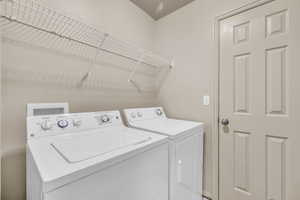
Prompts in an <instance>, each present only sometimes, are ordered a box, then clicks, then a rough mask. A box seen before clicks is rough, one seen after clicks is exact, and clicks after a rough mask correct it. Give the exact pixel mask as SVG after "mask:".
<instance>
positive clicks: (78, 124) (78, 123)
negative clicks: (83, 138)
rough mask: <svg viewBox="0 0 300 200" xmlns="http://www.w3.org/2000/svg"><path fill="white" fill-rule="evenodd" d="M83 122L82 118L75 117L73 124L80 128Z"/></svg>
mask: <svg viewBox="0 0 300 200" xmlns="http://www.w3.org/2000/svg"><path fill="white" fill-rule="evenodd" d="M81 124H82V122H81V120H76V119H73V126H74V127H76V128H78V127H80V126H81Z"/></svg>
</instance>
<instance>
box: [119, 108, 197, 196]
mask: <svg viewBox="0 0 300 200" xmlns="http://www.w3.org/2000/svg"><path fill="white" fill-rule="evenodd" d="M124 114H125V118H126V120H127V123H128V125H129V126H130V127H134V128H137V129H140V130H147V131H152V132H154V133H158V134H160V135H164V136H168V139H169V143H170V149H169V153H170V156H169V157H170V160H169V162H170V164H169V166H170V169H169V173H170V188H169V196H170V200H183V199H184V200H201V199H202V174H203V123H198V122H192V121H186V120H176V119H170V118H168V117H166V115H165V112H164V110H163V108H161V107H156V108H137V109H126V110H124Z"/></svg>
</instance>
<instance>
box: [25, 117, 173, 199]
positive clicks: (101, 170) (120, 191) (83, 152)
mask: <svg viewBox="0 0 300 200" xmlns="http://www.w3.org/2000/svg"><path fill="white" fill-rule="evenodd" d="M27 132H28V133H27V134H28V135H27V136H28V139H27V200H99V199H104V200H141V199H143V200H167V199H168V140H167V137H165V136H162V135H157V134H154V133H150V132H146V131H141V130H136V129H132V128H128V127H125V126H124V125H123V124H122V120H121V116H120V113H119V112H118V111H111V112H95V113H78V114H63V115H49V116H32V117H28V118H27Z"/></svg>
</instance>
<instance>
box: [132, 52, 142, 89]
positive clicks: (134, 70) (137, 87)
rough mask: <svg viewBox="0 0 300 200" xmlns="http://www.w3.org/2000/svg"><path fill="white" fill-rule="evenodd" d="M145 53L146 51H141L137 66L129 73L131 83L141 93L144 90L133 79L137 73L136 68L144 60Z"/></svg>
mask: <svg viewBox="0 0 300 200" xmlns="http://www.w3.org/2000/svg"><path fill="white" fill-rule="evenodd" d="M144 57H145V55H144V53H141V55H140V57H139V59H138V61H137V63H136V64H135V66H134V67H133V68H132V71H131V72H130V74H129V77H128V82H129V83H131V84H132V85H133V86H134V87H135V88H136V89H137V91H138V92H139V93H141V92H142V90H141V88H140V87H139V86H138V84H137V83H136V82H135V81H134V80H133V77H134V75H135V73H136V70H137V67H138V66H139V65H140V64H141V63H142V62H143V59H144Z"/></svg>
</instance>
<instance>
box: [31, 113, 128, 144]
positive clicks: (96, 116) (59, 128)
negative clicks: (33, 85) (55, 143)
mask: <svg viewBox="0 0 300 200" xmlns="http://www.w3.org/2000/svg"><path fill="white" fill-rule="evenodd" d="M107 126H123V123H122V119H121V115H120V112H119V111H107V112H92V113H74V114H61V115H45V116H31V117H28V118H27V138H28V139H30V138H39V137H44V136H51V135H59V134H65V133H73V132H78V131H85V130H91V129H99V128H104V127H107Z"/></svg>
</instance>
